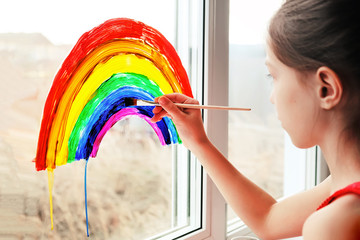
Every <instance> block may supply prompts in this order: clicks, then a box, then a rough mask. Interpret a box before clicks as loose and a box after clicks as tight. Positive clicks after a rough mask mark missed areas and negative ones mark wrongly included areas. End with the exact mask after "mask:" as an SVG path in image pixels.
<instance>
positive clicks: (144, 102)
mask: <svg viewBox="0 0 360 240" xmlns="http://www.w3.org/2000/svg"><path fill="white" fill-rule="evenodd" d="M174 104H175V105H176V106H178V107H182V108H195V109H214V110H228V111H229V110H235V111H250V110H251V108H239V107H228V106H215V105H196V104H186V103H174ZM125 105H126V106H142V105H152V106H160V104H159V103H157V102H153V101H147V100H143V99H135V98H127V99H125Z"/></svg>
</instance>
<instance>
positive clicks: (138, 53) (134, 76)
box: [35, 18, 192, 171]
mask: <svg viewBox="0 0 360 240" xmlns="http://www.w3.org/2000/svg"><path fill="white" fill-rule="evenodd" d="M172 92H180V93H184V94H186V95H188V96H192V93H191V88H190V84H189V80H188V77H187V74H186V71H185V69H184V67H183V66H182V64H181V61H180V58H179V57H178V55H177V53H176V51H175V49H174V48H173V47H172V45H171V44H170V43H169V42H168V41H167V40H166V38H165V37H164V36H163V35H162V34H161V33H159V32H158V31H157V30H155V29H154V28H152V27H149V26H147V25H145V24H143V23H141V22H138V21H134V20H131V19H124V18H118V19H111V20H108V21H106V22H105V23H103V24H101V25H99V26H98V27H95V28H94V29H92V30H91V31H89V32H86V33H84V34H83V35H82V36H81V37H80V39H79V40H78V42H77V43H76V45H75V46H74V48H73V49H72V51H71V52H70V54H69V55H68V57H67V58H66V59H65V60H64V62H63V64H62V66H61V68H60V69H59V71H58V73H57V74H56V76H55V79H54V81H53V85H52V87H51V89H50V92H49V94H48V97H47V100H46V103H45V106H44V112H43V119H42V123H41V128H40V133H39V140H38V147H37V153H36V161H35V162H36V169H37V170H38V171H40V170H44V169H55V167H56V166H59V165H63V164H66V163H70V162H72V161H74V160H79V159H89V157H95V156H96V153H97V151H98V148H99V144H100V142H101V139H102V138H103V137H104V134H106V132H107V131H108V130H109V128H110V127H111V126H113V125H114V124H115V123H116V121H120V120H121V119H123V118H125V117H129V116H137V117H140V118H142V119H144V120H145V121H147V122H148V123H149V124H150V126H151V127H152V128H153V129H154V131H155V133H156V134H157V135H158V137H159V141H160V142H161V143H162V144H171V143H179V142H181V140H180V139H179V137H178V134H177V131H176V128H175V126H174V124H173V123H172V121H171V120H170V119H166V118H165V119H164V120H163V121H161V122H159V123H157V124H152V123H150V121H148V120H149V118H151V116H152V111H151V108H141V107H131V108H129V109H128V110H126V109H127V108H128V107H127V106H125V104H124V99H125V98H127V97H131V98H138V99H144V100H153V99H154V98H155V97H158V96H161V95H163V94H168V93H172ZM135 109H136V110H135ZM103 128H104V129H103ZM99 134H100V135H99ZM94 147H95V148H94Z"/></svg>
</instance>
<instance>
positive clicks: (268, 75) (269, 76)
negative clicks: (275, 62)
mask: <svg viewBox="0 0 360 240" xmlns="http://www.w3.org/2000/svg"><path fill="white" fill-rule="evenodd" d="M266 78H267V79H270V80H273V79H274V78H273V76H272V75H271V73H267V74H266Z"/></svg>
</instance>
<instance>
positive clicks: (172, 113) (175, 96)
mask: <svg viewBox="0 0 360 240" xmlns="http://www.w3.org/2000/svg"><path fill="white" fill-rule="evenodd" d="M155 102H158V103H159V104H160V105H161V106H157V107H155V108H154V110H153V113H154V116H153V118H152V119H151V121H153V122H157V121H160V120H161V119H162V118H163V117H164V116H167V117H170V118H171V119H172V120H173V122H174V124H175V126H176V129H177V131H178V133H179V135H180V138H181V140H182V141H183V143H184V145H185V147H187V148H188V149H190V150H191V148H196V146H198V145H199V144H202V143H204V142H206V141H208V138H207V136H206V133H205V130H204V125H203V122H202V118H201V111H200V110H199V109H190V108H181V107H178V106H176V105H175V104H174V102H175V103H186V104H199V101H197V100H196V99H193V98H190V97H188V96H186V95H183V94H180V93H172V94H167V95H164V96H161V97H158V98H156V99H155Z"/></svg>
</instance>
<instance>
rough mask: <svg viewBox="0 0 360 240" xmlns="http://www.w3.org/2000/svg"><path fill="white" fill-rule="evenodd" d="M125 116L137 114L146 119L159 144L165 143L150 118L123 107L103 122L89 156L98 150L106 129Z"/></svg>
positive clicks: (134, 109) (94, 154)
mask: <svg viewBox="0 0 360 240" xmlns="http://www.w3.org/2000/svg"><path fill="white" fill-rule="evenodd" d="M127 116H138V117H140V118H142V119H144V120H145V121H147V122H148V123H149V124H150V125H151V127H152V128H153V129H154V131H155V133H156V135H157V136H158V138H159V140H160V142H161V144H162V145H166V143H165V139H164V136H163V135H162V132H161V130H160V128H159V127H158V126H157V124H156V123H153V122H151V120H150V118H149V117H148V116H145V115H143V114H141V113H140V112H139V111H138V110H137V109H136V108H123V109H121V110H120V111H118V112H117V113H115V114H114V115H112V116H111V117H110V118H109V120H108V121H107V122H106V123H105V125H104V127H103V128H102V129H101V131H100V132H99V134H98V135H97V137H96V139H95V142H94V145H93V149H92V151H91V154H90V157H92V158H95V157H96V155H97V152H98V150H99V146H100V143H101V141H102V139H103V138H104V136H105V134H106V133H107V131H109V129H110V128H111V127H112V126H114V124H115V123H117V122H118V121H120V120H121V119H123V118H125V117H127Z"/></svg>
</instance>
